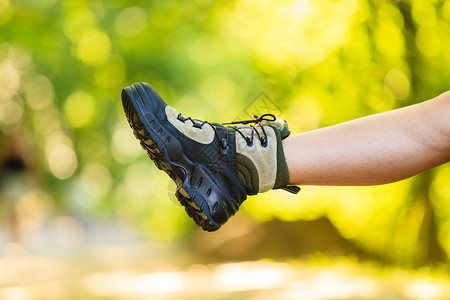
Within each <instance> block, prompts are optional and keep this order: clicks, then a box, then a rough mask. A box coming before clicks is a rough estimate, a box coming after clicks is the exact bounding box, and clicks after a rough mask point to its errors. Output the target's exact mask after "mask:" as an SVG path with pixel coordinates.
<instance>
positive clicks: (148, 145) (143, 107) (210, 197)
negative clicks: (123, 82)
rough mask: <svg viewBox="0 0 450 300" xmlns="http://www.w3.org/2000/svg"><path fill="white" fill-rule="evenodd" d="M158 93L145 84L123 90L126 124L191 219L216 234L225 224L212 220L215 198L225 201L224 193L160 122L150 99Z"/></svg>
mask: <svg viewBox="0 0 450 300" xmlns="http://www.w3.org/2000/svg"><path fill="white" fill-rule="evenodd" d="M155 93H156V92H154V91H153V89H152V88H151V87H150V86H149V85H148V84H146V83H135V84H133V85H131V86H128V87H126V88H124V89H123V90H122V105H123V108H124V111H125V115H126V118H127V121H128V123H129V125H130V127H131V128H132V129H133V133H134V136H135V137H136V138H137V139H138V140H139V141H140V145H141V147H142V149H144V150H146V151H147V154H148V156H149V158H150V159H151V160H153V162H154V163H155V165H156V167H157V168H158V169H160V170H162V171H164V172H166V173H167V174H168V175H169V177H170V178H171V179H172V180H173V181H174V182H175V184H176V185H177V190H176V192H175V195H176V197H177V199H178V201H179V202H180V203H181V205H183V206H184V207H185V210H186V213H187V214H188V215H189V217H191V218H192V219H193V220H194V222H195V223H196V224H197V225H198V226H200V227H202V229H203V230H205V231H215V230H217V229H219V228H220V226H221V224H223V223H225V222H226V220H223V221H222V222H220V220H214V219H213V217H212V213H213V212H215V211H216V210H217V209H219V207H218V206H219V205H218V203H219V201H218V199H217V198H216V197H220V196H222V197H223V193H222V191H221V190H220V189H219V188H218V186H217V183H216V182H215V180H214V177H213V175H212V174H211V173H210V171H209V170H208V169H207V168H206V167H205V166H203V165H201V164H195V163H193V162H192V161H190V160H189V159H188V158H187V157H186V156H185V155H184V153H183V148H182V146H181V144H180V142H179V141H178V140H177V139H176V138H175V137H173V136H172V135H171V134H170V132H169V131H168V130H166V129H165V128H164V126H162V125H161V123H160V122H159V121H158V119H157V118H156V116H155V114H154V112H153V109H152V104H151V102H152V100H151V98H152V97H153V98H156V97H157V96H156V95H155ZM219 199H220V198H219ZM211 210H212V211H211ZM226 219H228V216H227V218H226Z"/></svg>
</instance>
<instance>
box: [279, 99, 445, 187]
mask: <svg viewBox="0 0 450 300" xmlns="http://www.w3.org/2000/svg"><path fill="white" fill-rule="evenodd" d="M283 148H284V152H285V157H286V162H287V165H288V169H289V176H290V180H289V181H290V182H289V183H290V184H294V185H295V184H299V185H375V184H384V183H389V182H394V181H398V180H402V179H405V178H408V177H410V176H413V175H416V174H418V173H421V172H423V171H425V170H428V169H430V168H433V167H435V166H438V165H440V164H443V163H446V162H448V161H449V160H450V92H446V93H444V94H442V95H440V96H438V97H436V98H434V99H432V100H429V101H425V102H422V103H419V104H416V105H412V106H408V107H404V108H401V109H397V110H392V111H388V112H384V113H380V114H376V115H371V116H367V117H364V118H360V119H356V120H352V121H349V122H345V123H342V124H338V125H334V126H330V127H325V128H321V129H317V130H313V131H310V132H305V133H301V134H296V135H293V136H290V137H288V138H287V139H285V140H284V141H283Z"/></svg>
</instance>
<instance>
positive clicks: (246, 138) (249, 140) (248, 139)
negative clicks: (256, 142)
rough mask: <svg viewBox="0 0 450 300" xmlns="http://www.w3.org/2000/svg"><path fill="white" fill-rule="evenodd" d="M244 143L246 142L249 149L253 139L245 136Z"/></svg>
mask: <svg viewBox="0 0 450 300" xmlns="http://www.w3.org/2000/svg"><path fill="white" fill-rule="evenodd" d="M245 141H246V142H247V146H249V147H251V146H253V139H252V138H251V137H249V136H246V137H245Z"/></svg>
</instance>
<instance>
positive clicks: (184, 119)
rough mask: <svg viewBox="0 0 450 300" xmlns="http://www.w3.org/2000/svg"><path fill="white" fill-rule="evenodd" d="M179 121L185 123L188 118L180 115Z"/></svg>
mask: <svg viewBox="0 0 450 300" xmlns="http://www.w3.org/2000/svg"><path fill="white" fill-rule="evenodd" d="M177 120H178V121H181V122H183V123H184V121H186V118H185V117H183V116H182V115H181V114H179V115H178V116H177Z"/></svg>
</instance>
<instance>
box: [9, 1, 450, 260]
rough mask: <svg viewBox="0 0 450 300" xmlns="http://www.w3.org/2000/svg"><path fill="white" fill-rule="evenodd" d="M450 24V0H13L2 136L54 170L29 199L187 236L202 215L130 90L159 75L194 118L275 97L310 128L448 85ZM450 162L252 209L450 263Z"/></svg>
mask: <svg viewBox="0 0 450 300" xmlns="http://www.w3.org/2000/svg"><path fill="white" fill-rule="evenodd" d="M448 32H450V2H449V1H444V0H441V1H439V0H421V1H402V2H393V1H388V0H384V1H367V0H360V1H357V0H341V1H313V0H311V1H306V0H286V1H272V0H263V1H261V0H240V1H231V2H230V1H211V0H196V1H173V0H164V1H163V0H157V1H132V2H131V1H74V0H67V1H58V0H41V1H25V0H23V1H9V0H0V126H1V129H2V134H1V135H0V138H1V141H2V142H3V143H7V142H8V141H9V138H10V137H15V138H17V139H18V140H21V141H23V142H21V145H23V146H24V149H25V150H24V152H25V153H26V154H25V156H27V157H28V158H30V161H31V163H30V164H31V167H30V173H31V174H32V176H35V177H37V178H40V180H38V181H39V182H38V183H34V185H33V187H32V188H30V192H29V193H35V194H36V195H37V196H36V197H38V198H39V199H41V200H40V202H39V203H41V204H42V205H44V204H45V205H47V206H45V205H44V206H45V207H56V208H55V209H61V210H64V211H79V210H80V209H81V210H82V211H84V212H86V213H88V214H90V215H92V216H97V217H101V216H111V215H115V216H118V217H119V218H121V219H123V220H126V221H129V222H134V223H136V224H139V225H141V227H142V228H143V229H144V230H145V231H147V232H148V233H149V234H150V235H151V236H153V237H155V238H158V239H163V240H174V239H176V238H178V237H180V236H182V235H184V234H186V233H187V232H189V231H191V230H192V229H193V225H192V222H191V221H190V220H188V219H187V216H185V214H184V213H183V210H182V208H180V207H179V206H176V205H173V201H172V200H171V199H172V198H173V195H171V194H170V193H171V192H170V191H171V188H170V182H169V178H168V177H167V176H165V175H164V174H161V173H159V172H157V171H156V170H155V168H153V166H152V165H151V163H149V160H148V159H147V157H146V156H145V153H144V152H143V151H141V150H140V149H139V147H138V143H137V141H135V140H134V137H133V136H132V134H131V131H130V130H129V128H128V125H127V123H126V121H125V118H124V114H123V112H122V108H121V104H120V98H119V96H120V91H121V89H122V88H123V87H124V86H126V85H129V84H131V83H133V82H136V81H146V82H149V83H151V84H152V85H153V86H154V87H155V88H156V89H157V90H158V91H159V92H160V93H161V94H162V96H163V97H164V98H165V99H166V101H167V102H169V103H170V104H171V105H173V106H175V107H177V108H178V109H179V110H180V111H183V113H185V114H186V115H192V116H195V117H197V118H200V119H207V120H214V121H219V122H225V121H229V120H232V119H235V118H236V117H238V116H243V114H245V113H244V109H245V108H246V107H250V110H251V109H253V108H252V102H251V101H252V100H253V99H254V98H255V97H256V96H257V95H258V94H259V93H260V92H265V93H266V94H267V95H268V96H269V97H270V98H271V99H272V100H273V101H274V102H275V103H276V106H277V107H278V108H279V110H280V111H279V115H281V117H283V118H284V119H287V120H288V121H289V123H290V126H291V129H292V131H293V132H294V133H296V132H301V131H305V130H311V129H315V128H318V127H322V126H327V125H331V124H335V123H338V122H343V121H346V120H350V119H353V118H357V117H360V116H364V115H367V114H372V113H377V112H381V111H386V110H389V109H394V108H398V107H402V106H406V105H409V104H413V103H416V102H419V101H423V100H426V99H429V98H432V97H434V96H436V95H437V94H439V93H440V92H443V91H445V90H448V89H449V88H450V69H449V68H448V66H449V65H450V51H448V49H449V48H450V35H449V34H448ZM224 106H225V107H227V109H223V107H224ZM449 170H450V169H449V167H448V166H442V167H440V168H438V169H436V170H435V171H432V172H429V173H427V174H425V175H422V176H418V177H416V178H413V179H410V180H406V181H403V182H399V183H395V184H390V185H386V186H380V187H370V188H323V187H320V188H317V187H306V188H304V189H303V191H302V192H301V194H300V196H299V197H297V196H291V195H287V194H285V193H282V192H275V191H274V192H270V193H267V194H264V195H261V196H258V197H257V199H251V200H249V201H248V202H246V204H245V205H244V210H245V211H246V212H247V213H248V214H249V215H251V217H253V218H255V219H257V220H260V221H265V220H269V219H271V218H280V219H282V220H299V219H315V218H318V217H320V216H327V217H328V218H329V219H330V220H331V221H332V222H333V224H334V225H335V226H336V227H337V228H338V229H339V230H340V232H341V233H342V234H343V235H344V236H345V237H348V238H350V239H353V240H355V241H356V242H357V243H359V244H360V245H361V246H362V247H364V248H366V249H368V250H369V251H372V252H373V253H376V254H377V255H380V256H382V257H385V258H387V259H390V260H394V261H398V262H401V263H405V264H416V263H421V262H424V261H429V260H432V259H434V258H436V257H437V258H439V259H443V257H439V255H437V256H433V255H431V254H430V253H432V251H431V250H430V249H429V247H437V248H438V249H440V248H442V249H444V250H445V253H446V255H445V257H447V255H448V254H449V253H450V240H449V238H448V236H449V234H448V233H449V230H450V217H449V216H450V209H449V205H450V204H449V203H450V201H449V200H450V199H448V197H449V196H448V195H449V192H448V190H449V182H448V178H449ZM43 203H44V204H43ZM50 204H51V205H50ZM434 224H436V225H437V228H436V230H435V231H433V230H434V229H433V228H434V227H433V226H434ZM433 235H436V236H437V237H438V242H436V243H434V244H433V242H432V241H430V239H432V236H433ZM424 245H426V246H424ZM433 253H434V252H433Z"/></svg>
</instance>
